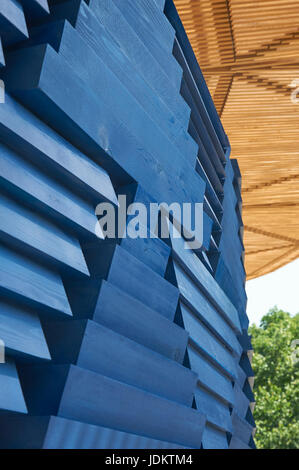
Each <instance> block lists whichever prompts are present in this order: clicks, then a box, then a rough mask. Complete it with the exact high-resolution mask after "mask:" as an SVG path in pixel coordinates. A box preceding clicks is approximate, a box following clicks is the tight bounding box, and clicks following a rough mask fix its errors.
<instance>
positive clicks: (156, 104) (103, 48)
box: [41, 2, 197, 158]
mask: <svg viewBox="0 0 299 470" xmlns="http://www.w3.org/2000/svg"><path fill="white" fill-rule="evenodd" d="M76 30H77V31H78V33H80V34H81V36H82V37H83V38H84V39H85V41H86V42H87V43H88V44H89V45H90V47H92V49H93V50H94V51H95V53H96V54H97V55H98V56H99V57H101V58H102V60H103V61H104V62H105V64H106V65H107V66H108V67H109V68H110V69H111V71H112V72H113V73H114V74H115V75H116V76H118V77H120V78H121V80H122V83H123V85H124V86H125V87H126V88H127V89H128V90H129V92H130V93H131V94H132V95H133V96H134V97H135V99H136V100H137V101H138V102H139V103H140V104H141V105H142V106H143V108H144V109H145V110H146V112H147V113H148V114H149V115H150V116H151V117H152V119H155V120H157V119H158V120H159V125H160V126H161V129H163V131H164V132H165V133H166V134H167V135H168V136H169V138H170V139H171V141H172V142H173V143H175V144H176V145H177V146H178V148H179V149H180V151H181V152H182V153H183V154H184V155H189V154H194V153H196V149H197V146H196V144H195V142H194V141H193V139H192V138H191V136H190V135H189V134H188V132H187V128H184V127H183V126H182V125H181V122H180V120H179V119H178V116H177V115H175V114H174V113H173V112H172V111H171V110H170V108H169V107H168V106H167V102H165V101H163V100H162V99H161V98H160V97H158V96H157V94H156V93H155V92H154V90H153V89H152V88H151V87H150V86H149V84H148V83H147V82H146V81H145V80H144V78H143V77H142V75H140V74H138V73H136V72H135V70H134V67H133V64H132V63H131V62H130V60H129V58H128V57H127V55H125V54H124V52H123V51H122V49H121V48H120V46H119V44H118V43H117V42H116V41H115V40H114V39H113V37H112V36H110V35H109V33H108V31H106V29H105V28H104V27H103V25H102V24H101V23H100V22H99V21H98V20H97V18H96V16H95V15H94V13H93V12H92V11H91V10H90V9H89V8H88V7H87V6H86V5H85V4H84V2H83V3H82V4H81V7H80V11H79V14H78V19H77V23H76ZM94 35H96V36H97V41H96V42H95V41H94ZM54 37H55V36H54ZM60 39H61V38H60ZM41 40H42V38H41ZM55 41H57V40H56V37H55ZM54 44H55V42H54V41H53V42H52V45H53V47H54V48H55V45H54ZM190 158H191V157H190Z"/></svg>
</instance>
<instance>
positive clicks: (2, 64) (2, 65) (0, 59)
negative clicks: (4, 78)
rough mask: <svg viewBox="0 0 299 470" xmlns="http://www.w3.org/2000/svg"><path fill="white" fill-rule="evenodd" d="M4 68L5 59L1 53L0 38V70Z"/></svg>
mask: <svg viewBox="0 0 299 470" xmlns="http://www.w3.org/2000/svg"><path fill="white" fill-rule="evenodd" d="M4 66H5V58H4V53H3V46H2V40H1V36H0V68H1V67H4Z"/></svg>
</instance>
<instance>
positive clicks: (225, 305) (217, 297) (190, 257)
mask: <svg viewBox="0 0 299 470" xmlns="http://www.w3.org/2000/svg"><path fill="white" fill-rule="evenodd" d="M174 231H175V229H174ZM174 233H175V232H174ZM171 244H172V249H173V251H174V254H175V258H176V259H178V260H179V262H180V264H182V265H183V267H184V269H185V270H186V272H187V273H188V275H189V276H190V277H191V278H192V279H194V280H195V282H196V283H198V285H199V286H200V288H201V289H202V291H203V292H204V293H205V295H206V296H207V297H208V298H209V299H210V301H211V303H212V304H214V305H215V306H216V307H217V308H218V309H219V310H220V312H221V313H222V315H223V316H224V317H225V319H226V320H227V321H228V322H229V324H230V325H231V326H232V327H233V328H234V329H235V330H236V331H238V332H240V331H241V326H240V322H239V318H238V312H237V310H236V308H235V307H234V305H233V304H232V303H231V301H230V300H229V299H228V297H227V296H226V294H225V293H224V292H223V291H222V290H221V288H220V287H219V285H218V284H217V282H216V281H215V279H214V277H213V276H212V275H211V274H210V273H209V272H208V270H207V269H206V268H205V266H204V265H203V263H202V262H201V261H200V259H199V258H198V256H196V255H195V253H193V251H192V250H191V249H185V246H184V241H183V240H182V239H181V238H176V237H175V236H173V232H171Z"/></svg>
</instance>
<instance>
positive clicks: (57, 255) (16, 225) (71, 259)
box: [0, 193, 89, 275]
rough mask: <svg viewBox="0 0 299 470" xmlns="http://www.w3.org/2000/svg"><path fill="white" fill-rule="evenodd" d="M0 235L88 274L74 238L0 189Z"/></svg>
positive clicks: (53, 261)
mask: <svg viewBox="0 0 299 470" xmlns="http://www.w3.org/2000/svg"><path fill="white" fill-rule="evenodd" d="M0 196H1V201H0V238H1V239H4V240H5V241H7V242H8V243H10V244H11V245H13V246H14V247H15V248H17V249H18V248H20V249H21V250H22V249H23V250H24V251H25V252H27V253H29V252H30V253H31V254H32V255H34V254H35V255H36V257H37V258H39V257H41V258H42V259H44V260H45V261H48V263H51V264H52V265H55V266H56V267H58V268H59V269H60V268H61V269H72V270H75V271H77V272H79V273H82V274H85V275H89V271H88V268H87V266H86V262H85V259H84V256H83V254H82V251H81V247H80V244H79V242H78V240H76V239H75V238H74V237H71V236H68V235H67V234H65V233H63V232H62V230H61V229H59V228H58V227H57V226H55V225H53V224H51V223H49V222H48V221H47V219H45V218H41V217H40V216H38V215H36V214H32V211H29V210H28V209H26V208H25V207H23V208H22V207H20V205H18V204H16V203H15V202H13V201H12V200H11V199H8V198H7V197H5V196H3V195H2V194H1V193H0Z"/></svg>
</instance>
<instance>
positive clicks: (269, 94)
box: [175, 0, 299, 279]
mask: <svg viewBox="0 0 299 470" xmlns="http://www.w3.org/2000/svg"><path fill="white" fill-rule="evenodd" d="M175 4H176V7H177V9H178V12H179V14H180V17H181V19H182V22H183V24H184V26H185V29H186V31H187V34H188V36H189V39H190V41H191V44H192V47H193V49H194V52H195V54H196V56H197V59H198V62H199V64H200V66H201V69H202V71H203V74H204V77H205V79H206V81H207V84H208V87H209V89H210V92H211V95H212V97H213V99H214V102H215V105H216V108H217V111H218V113H219V115H220V116H221V120H222V123H223V126H224V129H225V131H226V133H227V134H228V137H229V139H230V143H231V147H232V156H233V157H235V158H237V159H238V162H239V165H240V169H241V172H242V182H243V191H242V197H243V221H244V226H245V234H244V243H245V249H246V258H245V265H246V271H247V279H252V278H255V277H258V276H261V275H263V274H266V273H269V272H271V271H274V270H275V269H277V268H279V267H280V266H283V265H285V264H286V263H288V262H290V261H292V260H294V259H295V258H297V257H298V256H299V190H298V184H299V142H298V131H299V10H298V0H255V1H253V0H175ZM296 79H297V83H296ZM296 88H298V90H297V91H298V94H296V93H297V91H296ZM292 96H293V100H292V99H291V97H292ZM296 97H297V98H298V99H297V103H296V102H295V101H296Z"/></svg>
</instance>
